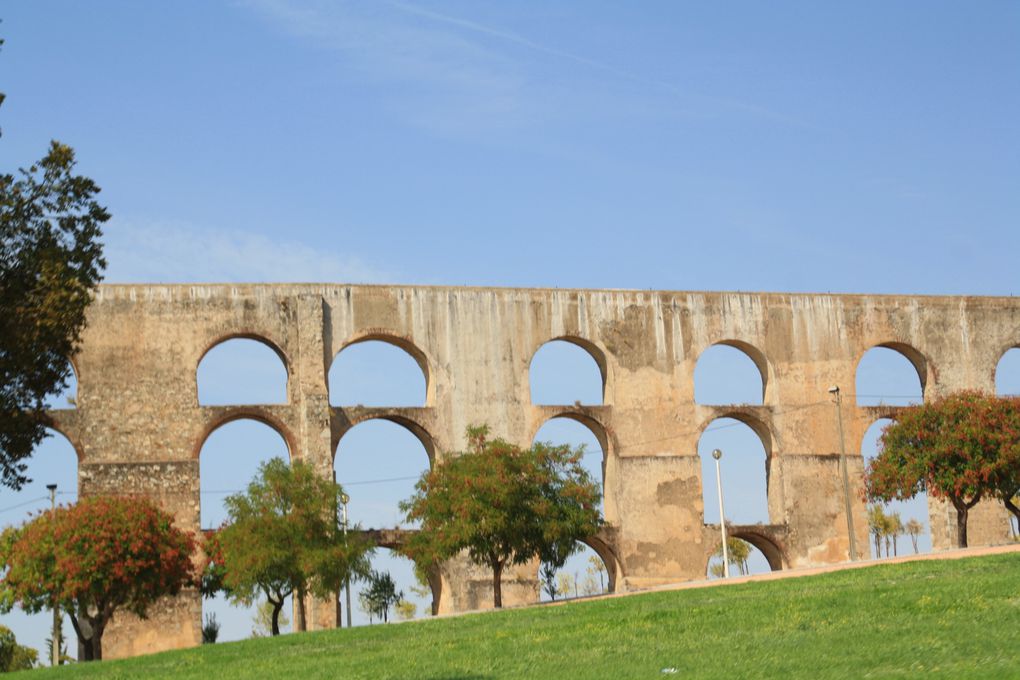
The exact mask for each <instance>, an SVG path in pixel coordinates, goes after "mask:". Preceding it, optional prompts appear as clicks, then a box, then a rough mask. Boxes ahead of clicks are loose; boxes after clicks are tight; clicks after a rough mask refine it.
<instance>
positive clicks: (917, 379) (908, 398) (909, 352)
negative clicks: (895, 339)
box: [855, 343, 928, 406]
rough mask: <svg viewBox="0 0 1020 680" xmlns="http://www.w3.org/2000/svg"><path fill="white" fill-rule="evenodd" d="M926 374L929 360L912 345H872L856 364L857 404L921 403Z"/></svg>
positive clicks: (892, 404) (897, 404) (891, 404)
mask: <svg viewBox="0 0 1020 680" xmlns="http://www.w3.org/2000/svg"><path fill="white" fill-rule="evenodd" d="M927 375H928V368H927V361H926V360H925V358H924V356H923V355H922V354H921V353H920V352H918V351H917V350H915V349H914V348H913V347H910V346H908V345H903V344H899V343H889V344H884V345H879V346H877V347H872V348H871V349H869V350H868V351H867V352H865V353H864V356H863V357H861V361H860V363H858V364H857V375H856V380H855V383H856V397H857V405H858V406H910V405H911V404H920V403H921V402H923V401H924V383H925V380H926V377H927Z"/></svg>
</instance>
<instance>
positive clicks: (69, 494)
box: [0, 406, 78, 660]
mask: <svg viewBox="0 0 1020 680" xmlns="http://www.w3.org/2000/svg"><path fill="white" fill-rule="evenodd" d="M64 408H67V406H64ZM47 434H48V435H49V436H48V437H46V438H45V439H43V440H42V442H40V443H39V445H38V446H36V448H35V451H33V452H32V456H31V457H30V458H28V459H27V460H25V461H24V462H25V465H26V469H25V475H26V476H27V477H28V478H29V480H30V481H29V482H27V483H26V484H25V485H24V486H22V487H21V489H20V490H18V491H13V490H11V489H9V488H7V487H2V488H0V531H2V530H3V529H5V528H7V527H9V526H20V525H21V524H23V523H24V522H26V521H27V520H29V519H31V517H32V516H34V515H36V514H38V513H40V512H43V511H45V510H48V509H49V507H50V492H49V489H47V488H46V485H47V484H56V485H57V489H56V502H57V504H58V505H71V504H74V503H75V502H77V500H78V453H77V451H75V448H74V445H72V444H71V442H70V441H68V440H67V438H66V437H64V435H63V434H61V433H60V432H57V431H56V430H52V429H47ZM0 625H4V626H7V627H8V628H10V629H11V630H13V631H14V632H15V633H16V634H17V637H18V644H20V645H24V646H26V647H32V648H33V649H35V650H37V651H38V652H39V659H40V660H46V659H47V656H46V655H47V653H48V652H47V648H46V640H47V639H48V638H49V637H50V635H51V632H52V627H53V614H52V613H51V612H49V611H42V612H39V613H37V614H27V613H26V612H25V611H23V610H22V609H21V608H20V607H19V608H15V609H12V610H11V611H10V612H8V613H7V614H0ZM63 635H64V637H63V639H64V640H65V644H66V645H67V653H68V654H70V655H71V656H72V657H74V656H75V655H76V650H77V645H76V644H75V642H74V640H75V635H74V628H72V627H71V620H70V618H69V617H67V616H65V617H64V622H63Z"/></svg>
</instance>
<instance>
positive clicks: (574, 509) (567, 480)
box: [401, 427, 602, 607]
mask: <svg viewBox="0 0 1020 680" xmlns="http://www.w3.org/2000/svg"><path fill="white" fill-rule="evenodd" d="M468 441H469V448H468V450H467V451H466V452H464V453H454V454H450V455H449V456H448V458H447V460H445V461H444V462H443V463H441V464H439V465H436V466H435V467H434V468H433V469H432V470H430V471H428V472H425V473H424V474H423V475H422V478H421V479H420V480H419V481H418V483H417V485H416V493H415V495H414V496H412V497H411V498H410V499H408V500H406V501H404V502H403V503H401V509H402V510H403V511H404V512H405V513H406V515H407V521H408V522H412V523H414V522H420V523H421V529H420V531H418V532H417V533H416V534H415V535H414V536H412V537H411V538H410V539H409V540H408V541H407V543H406V545H405V546H404V548H403V552H404V553H405V554H407V555H408V556H409V557H411V558H412V559H413V560H414V561H415V563H417V564H418V565H419V566H420V567H428V566H430V565H432V564H436V563H438V562H442V561H443V560H446V559H449V558H451V557H453V556H454V555H457V554H458V553H460V552H461V551H463V550H466V551H467V553H468V555H469V556H470V558H471V560H472V561H473V562H474V563H475V564H477V565H479V566H486V567H489V568H490V569H492V590H493V605H494V606H496V607H502V606H503V595H502V588H501V578H502V574H503V570H504V569H505V568H506V567H507V566H510V565H515V564H524V563H526V562H529V561H531V560H532V559H534V558H536V557H537V558H539V559H541V560H542V561H543V562H547V563H550V564H553V565H555V566H562V565H563V563H564V561H566V559H567V557H569V556H570V554H571V553H573V552H574V550H575V549H576V541H578V540H579V539H582V538H586V537H588V536H591V535H593V534H594V533H595V532H596V531H598V529H599V527H600V526H601V524H602V516H601V513H600V512H599V508H598V506H599V497H600V491H599V485H598V483H597V482H595V481H594V480H592V478H591V476H590V475H589V474H588V473H587V472H586V471H585V470H584V468H582V467H581V465H580V460H581V456H582V455H584V447H580V448H577V449H571V448H570V447H569V446H566V445H563V446H551V445H549V444H541V443H536V444H535V445H534V446H532V447H531V448H530V449H522V448H520V447H518V446H514V445H513V444H510V443H508V442H505V441H503V440H502V439H494V440H490V439H488V428H486V427H477V428H469V429H468Z"/></svg>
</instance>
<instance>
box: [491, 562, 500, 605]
mask: <svg viewBox="0 0 1020 680" xmlns="http://www.w3.org/2000/svg"><path fill="white" fill-rule="evenodd" d="M502 577H503V562H502V560H493V561H492V606H493V607H495V608H496V609H502V607H503V589H502V586H501V584H500V581H501V580H502Z"/></svg>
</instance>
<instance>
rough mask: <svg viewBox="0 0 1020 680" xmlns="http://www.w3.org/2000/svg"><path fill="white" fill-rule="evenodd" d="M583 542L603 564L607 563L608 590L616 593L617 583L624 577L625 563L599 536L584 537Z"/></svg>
mask: <svg viewBox="0 0 1020 680" xmlns="http://www.w3.org/2000/svg"><path fill="white" fill-rule="evenodd" d="M581 543H584V544H585V545H586V546H588V547H589V548H591V549H592V550H594V551H595V554H596V555H598V556H599V559H601V560H602V564H604V565H606V579H607V583H606V592H607V593H615V592H616V587H617V584H618V583H619V582H620V581H621V580H622V579H623V565H622V564H621V562H620V560H619V558H618V557H617V556H616V551H614V550H613V549H612V548H611V547H610V546H609V544H608V543H606V542H605V541H603V540H602V539H601V538H599V537H598V536H589V537H587V538H582V539H581Z"/></svg>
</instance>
